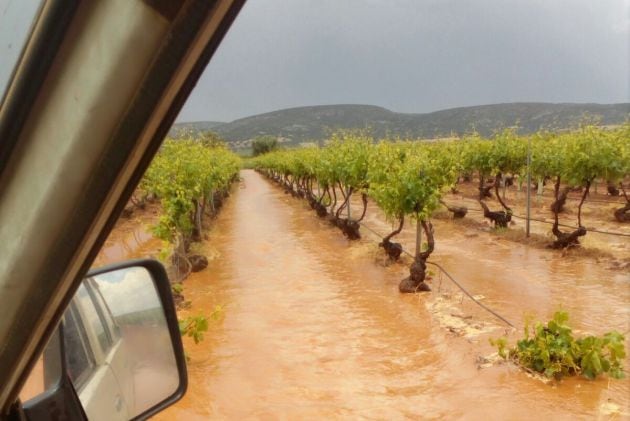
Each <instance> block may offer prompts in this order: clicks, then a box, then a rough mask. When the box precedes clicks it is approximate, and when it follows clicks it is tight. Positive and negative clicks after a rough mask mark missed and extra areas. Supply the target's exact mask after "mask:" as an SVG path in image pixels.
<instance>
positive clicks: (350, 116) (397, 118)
mask: <svg viewBox="0 0 630 421" xmlns="http://www.w3.org/2000/svg"><path fill="white" fill-rule="evenodd" d="M629 118H630V104H629V103H624V104H569V103H565V104H550V103H508V104H493V105H479V106H473V107H461V108H451V109H447V110H441V111H435V112H431V113H425V114H405V113H397V112H393V111H390V110H388V109H386V108H382V107H376V106H371V105H320V106H310V107H298V108H289V109H285V110H279V111H273V112H269V113H264V114H259V115H254V116H251V117H246V118H241V119H238V120H235V121H232V122H230V123H223V124H218V125H213V126H212V127H210V129H211V130H212V131H215V132H216V133H217V134H219V135H220V136H221V137H223V138H224V139H226V140H228V141H229V142H230V143H232V144H233V145H232V146H233V147H235V148H237V149H238V148H243V147H248V145H249V143H250V141H251V139H253V138H255V137H257V136H261V135H272V136H277V137H279V138H281V140H282V141H284V142H287V143H300V142H306V141H316V140H320V139H325V138H326V137H327V136H328V134H329V133H330V132H332V131H334V130H337V129H357V128H359V129H364V128H365V129H369V130H370V131H371V133H372V134H373V135H374V136H376V137H383V136H390V137H413V138H437V137H448V136H451V135H453V134H455V135H462V134H466V133H470V132H472V131H473V130H477V131H478V132H479V133H481V134H482V135H484V136H488V135H491V134H492V133H494V132H496V131H498V130H501V129H503V128H506V127H512V126H518V127H519V132H521V133H532V132H535V131H537V130H540V129H549V130H566V129H571V128H576V127H577V126H578V125H579V124H580V122H582V121H584V120H585V119H586V120H588V121H596V122H598V123H600V124H603V125H616V124H621V123H623V122H624V121H625V120H627V119H629ZM203 124H206V122H201V123H180V124H176V125H175V126H174V129H177V128H178V127H180V126H185V127H194V128H195V129H197V130H200V127H202V125H203Z"/></svg>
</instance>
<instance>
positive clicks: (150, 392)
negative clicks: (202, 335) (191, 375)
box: [20, 260, 187, 420]
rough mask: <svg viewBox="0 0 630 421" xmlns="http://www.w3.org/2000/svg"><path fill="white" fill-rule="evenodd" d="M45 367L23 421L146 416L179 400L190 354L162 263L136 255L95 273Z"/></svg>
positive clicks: (48, 351) (72, 307) (66, 320)
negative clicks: (54, 417) (40, 387)
mask: <svg viewBox="0 0 630 421" xmlns="http://www.w3.org/2000/svg"><path fill="white" fill-rule="evenodd" d="M40 365H41V367H40V372H41V374H40V376H41V379H40V380H41V384H46V385H47V386H46V387H45V388H44V389H45V391H44V392H43V393H40V394H38V395H37V396H36V397H34V398H32V399H30V400H27V401H26V402H25V403H24V405H23V407H22V411H21V412H22V416H21V417H20V418H21V419H26V420H39V419H48V418H49V417H50V416H51V415H52V414H57V415H59V416H60V419H64V418H68V419H77V417H78V416H79V415H80V414H82V415H81V416H80V417H78V418H83V417H85V416H87V418H89V419H90V420H99V419H103V420H105V419H106V420H131V419H133V420H136V419H146V418H148V417H150V416H152V415H154V414H156V413H158V412H160V411H161V410H163V409H164V408H166V407H168V406H170V405H171V404H173V403H174V402H176V401H177V400H179V399H180V398H181V397H182V396H183V395H184V393H185V390H186V387H187V375H186V358H185V354H184V350H183V346H182V341H181V335H180V332H179V327H178V322H177V315H176V312H175V305H174V302H173V297H172V293H171V286H170V283H169V280H168V277H167V275H166V271H165V270H164V267H163V266H162V265H161V264H160V263H159V262H157V261H154V260H132V261H128V262H124V263H122V264H117V265H112V266H107V267H104V268H100V269H97V270H93V271H91V272H90V273H89V274H88V275H87V277H86V278H85V280H84V281H83V283H82V284H81V286H80V287H79V289H78V290H77V292H76V293H75V296H74V298H73V299H72V301H71V303H70V305H69V307H68V308H67V309H66V312H65V313H64V316H63V319H62V322H61V324H60V328H59V329H58V331H57V332H55V334H54V336H53V339H51V341H50V343H49V345H48V347H47V348H46V351H45V352H44V355H43V357H42V359H41V362H40ZM34 371H36V370H34ZM51 373H53V374H51ZM54 373H58V374H57V375H56V379H55V380H51V379H52V378H54V377H55V374H54ZM48 385H49V386H48Z"/></svg>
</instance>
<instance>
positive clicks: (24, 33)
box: [0, 0, 42, 105]
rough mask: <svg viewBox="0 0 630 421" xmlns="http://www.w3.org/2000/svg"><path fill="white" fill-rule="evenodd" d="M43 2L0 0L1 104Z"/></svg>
mask: <svg viewBox="0 0 630 421" xmlns="http://www.w3.org/2000/svg"><path fill="white" fill-rule="evenodd" d="M41 3H42V2H41V1H39V0H0V57H2V60H0V105H1V104H2V100H3V98H4V95H5V93H6V90H7V89H8V87H9V83H10V82H11V77H12V75H13V70H14V68H15V66H16V65H17V63H18V61H19V59H20V56H21V55H22V50H23V48H24V46H25V45H26V41H27V40H28V38H29V36H30V33H31V27H32V26H33V23H34V22H35V19H36V17H37V15H38V13H39V9H40V6H41Z"/></svg>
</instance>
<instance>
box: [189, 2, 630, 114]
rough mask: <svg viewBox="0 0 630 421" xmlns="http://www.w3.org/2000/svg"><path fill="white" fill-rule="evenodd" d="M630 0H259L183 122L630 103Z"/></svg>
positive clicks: (250, 5) (243, 16) (247, 10)
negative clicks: (315, 109) (321, 108)
mask: <svg viewBox="0 0 630 421" xmlns="http://www.w3.org/2000/svg"><path fill="white" fill-rule="evenodd" d="M629 22H630V0H602V1H598V2H593V1H590V0H513V1H510V2H504V1H501V0H476V1H474V2H457V1H455V0H422V1H415V0H390V1H387V2H385V1H383V0H347V1H345V2H338V1H334V0H292V1H287V0H265V1H263V0H249V1H248V2H247V3H246V4H245V6H244V7H243V10H242V11H241V13H240V15H239V16H238V17H237V19H236V21H235V22H234V24H233V26H232V28H231V29H230V31H229V32H228V34H227V35H226V37H225V39H224V41H223V43H222V44H221V46H220V47H219V49H218V51H217V52H216V54H215V56H214V57H213V59H212V61H211V62H210V64H209V65H208V67H207V68H206V70H205V72H204V74H203V75H202V77H201V79H200V81H199V83H198V85H197V87H196V88H195V90H194V91H193V93H192V95H191V97H190V98H189V100H188V101H187V103H186V105H185V106H184V109H183V110H182V112H181V113H180V115H179V117H178V119H177V121H179V122H184V121H224V122H229V121H233V120H236V119H239V118H243V117H247V116H250V115H256V114H262V113H266V112H271V111H275V110H280V109H286V108H294V107H299V106H312V105H332V104H362V105H375V106H380V107H384V108H387V109H389V110H392V111H395V112H400V113H413V114H421V113H427V112H433V111H438V110H443V109H449V108H460V107H467V106H474V105H486V104H498V103H512V102H545V103H597V104H613V103H626V102H630V101H629V100H630V91H629V89H630V64H629V63H630V41H629V40H630V24H629Z"/></svg>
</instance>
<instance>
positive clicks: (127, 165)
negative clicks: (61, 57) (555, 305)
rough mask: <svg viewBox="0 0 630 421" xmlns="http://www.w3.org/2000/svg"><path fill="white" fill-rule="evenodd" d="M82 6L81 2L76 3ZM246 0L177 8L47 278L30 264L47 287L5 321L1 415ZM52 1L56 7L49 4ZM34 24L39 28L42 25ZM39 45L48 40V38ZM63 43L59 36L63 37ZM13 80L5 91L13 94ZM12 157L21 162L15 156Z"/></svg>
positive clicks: (1, 130) (8, 157) (1, 132)
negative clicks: (28, 309)
mask: <svg viewBox="0 0 630 421" xmlns="http://www.w3.org/2000/svg"><path fill="white" fill-rule="evenodd" d="M145 2H146V3H147V4H148V5H150V7H155V8H156V10H157V8H158V6H159V5H160V4H162V3H160V2H159V1H158V2H155V1H149V0H146V1H145ZM79 3H80V4H84V3H83V2H78V1H77V4H79ZM244 3H245V0H216V1H214V2H208V1H204V0H182V1H181V4H182V7H181V10H179V11H178V14H177V16H176V17H175V18H174V19H173V20H172V25H171V29H170V30H171V36H170V37H167V38H166V39H165V41H164V42H165V44H164V45H163V48H161V49H160V50H159V51H156V56H155V59H154V60H153V61H152V64H151V65H150V66H149V67H148V68H147V70H146V72H145V78H144V80H143V83H142V86H141V87H140V89H139V90H138V91H137V96H136V98H135V99H134V101H133V102H132V103H131V104H130V105H129V107H128V108H127V110H126V112H125V113H124V114H123V115H121V116H120V119H119V123H118V125H117V129H116V131H115V132H114V133H113V134H112V137H111V138H110V139H109V141H108V143H107V150H106V151H105V153H104V154H103V157H102V160H101V164H100V165H99V166H97V167H95V168H91V170H90V171H91V173H92V174H98V177H91V178H89V185H88V187H87V190H88V191H87V192H86V195H85V197H84V198H82V199H81V201H80V202H79V203H76V204H74V205H73V206H75V209H76V211H74V212H73V217H74V222H73V224H72V226H71V227H70V226H67V227H63V229H62V230H61V231H60V232H59V233H58V234H57V237H56V238H57V241H58V243H59V245H60V247H54V248H52V249H49V251H47V252H46V254H47V258H46V262H47V265H46V268H47V270H46V274H45V276H44V274H43V273H40V272H39V270H38V268H37V267H33V269H32V270H31V273H29V275H28V276H30V277H31V278H30V279H28V282H29V283H31V284H32V283H34V282H36V283H37V285H38V286H41V285H47V287H46V288H42V293H41V294H39V295H38V296H36V297H32V298H31V299H32V300H33V302H32V303H31V306H33V307H34V308H36V309H37V310H36V311H31V314H30V316H28V317H26V318H25V319H22V318H21V316H22V315H23V314H22V313H24V311H21V312H20V313H16V314H15V315H13V314H12V315H11V317H10V318H8V320H5V326H6V328H7V329H11V331H12V332H13V331H14V329H13V327H14V326H15V325H16V323H17V322H16V320H20V322H19V323H20V325H21V326H22V327H23V329H21V330H20V331H19V332H22V333H21V334H19V335H14V336H12V337H9V336H8V335H5V337H3V339H6V338H8V340H7V342H6V343H5V344H4V348H0V380H2V381H3V386H2V387H0V416H2V415H3V414H7V413H9V412H10V410H11V408H12V406H13V404H14V402H15V400H16V399H17V396H18V394H19V390H20V388H21V385H22V384H23V383H24V381H25V380H26V378H27V377H28V374H29V372H30V370H31V369H32V367H33V365H34V364H35V363H36V361H37V356H38V355H39V354H41V352H42V351H43V349H44V347H45V345H46V343H47V342H48V339H49V338H50V336H51V335H52V333H53V331H54V328H55V326H56V324H57V323H58V322H59V320H60V319H61V317H62V315H63V313H64V311H65V309H66V307H67V305H68V304H69V302H70V300H71V298H72V294H73V293H74V291H75V290H76V288H77V287H78V285H79V284H80V282H81V281H82V278H83V276H84V275H85V273H87V271H88V270H89V268H90V266H91V264H92V262H93V261H94V259H95V257H96V255H97V253H98V251H99V250H100V248H101V246H102V245H103V243H104V242H105V239H106V238H107V235H108V234H109V232H110V231H111V229H112V228H113V226H114V224H115V222H116V220H117V218H118V216H119V215H120V213H121V212H122V210H123V208H124V206H125V203H126V202H127V200H128V199H129V197H130V196H131V194H132V192H133V190H134V189H135V187H136V186H137V184H138V182H139V181H140V178H141V177H142V175H143V174H144V172H145V171H146V168H147V167H148V165H149V163H150V162H151V160H152V158H153V156H154V155H155V153H156V152H157V150H158V148H159V146H160V145H161V142H162V140H163V139H164V137H165V136H166V134H167V132H168V130H169V129H170V127H171V125H172V123H173V122H174V120H175V118H176V116H177V114H178V113H179V111H180V110H181V108H182V107H183V104H184V102H185V101H186V99H187V98H188V96H189V95H190V92H191V91H192V89H193V87H194V86H195V84H196V82H197V81H198V79H199V77H200V76H201V73H202V72H203V70H204V69H205V67H206V65H207V64H208V62H209V61H210V58H211V57H212V56H213V54H214V52H215V51H216V49H217V47H218V45H219V44H220V43H221V41H222V39H223V37H224V35H225V33H226V32H227V30H228V29H229V27H230V26H231V24H232V22H233V21H234V19H235V18H236V16H237V15H238V13H239V11H240V10H241V8H242V6H243V4H244ZM47 4H48V3H47ZM50 4H60V2H55V1H54V0H51V2H50ZM66 5H67V4H66ZM69 21H72V19H69ZM55 24H57V23H56V22H55ZM36 26H37V27H39V22H38V24H37V25H36ZM39 29H41V28H39ZM41 41H42V42H44V41H46V40H45V37H43V38H42V39H41ZM62 42H63V36H61V38H60V43H62ZM44 45H45V46H47V45H48V44H47V43H44ZM54 58H55V54H52V56H51V62H52V60H54ZM20 73H21V71H20V72H18V73H16V77H17V78H20V77H21V76H22V75H20ZM43 75H44V76H43V77H42V78H41V80H43V79H45V77H46V75H45V72H44V73H43ZM16 80H17V79H16ZM27 82H28V81H27ZM14 83H15V81H13V82H12V85H11V86H10V87H9V90H10V91H11V92H12V93H13V92H14V91H13V89H14V86H13V85H14ZM31 93H32V98H31V99H32V100H33V101H34V100H35V99H37V97H38V94H39V91H38V89H34V90H33V91H32V92H31ZM27 99H28V98H27V97H26V96H25V97H24V98H19V97H16V98H15V100H16V101H20V100H24V101H26V100H27ZM26 102H28V101H26ZM31 104H32V102H31ZM5 105H6V104H5ZM5 105H3V109H2V110H0V118H2V119H3V123H4V124H5V125H2V126H0V138H1V137H5V134H7V133H9V134H10V133H12V139H17V137H19V135H20V132H21V129H22V126H21V125H20V124H17V125H16V124H9V125H6V122H7V121H9V122H10V120H11V119H10V118H7V116H10V115H11V114H15V113H14V112H8V110H9V109H8V108H6V107H5ZM9 111H11V110H9ZM13 111H15V110H13ZM18 111H21V112H23V113H25V114H24V115H23V117H24V118H26V117H25V116H27V117H30V116H28V114H29V112H30V108H29V107H28V106H25V107H20V109H19V110H18ZM17 117H19V115H18V116H17ZM18 120H19V119H18ZM20 121H22V122H23V121H24V119H22V120H20ZM15 142H17V140H16V141H15ZM14 147H15V143H13V144H10V145H9V147H5V148H4V149H3V150H2V155H1V156H2V161H0V165H1V167H0V194H2V187H3V179H2V178H1V177H2V175H3V173H4V171H5V170H6V168H7V167H8V166H10V165H11V162H10V161H13V159H12V158H13V156H14V155H15V154H12V153H11V152H12V150H13V149H14ZM7 151H8V152H7ZM16 159H19V154H18V156H17V158H16ZM7 163H8V164H7ZM1 223H2V221H0V224H1ZM25 241H27V240H26V239H25ZM61 245H63V247H62V246H61ZM47 250H48V249H47ZM1 281H2V279H1V277H0V284H2V282H1ZM4 282H6V281H4ZM22 289H24V288H22ZM52 303H54V305H53V304H52ZM49 306H52V307H49ZM44 314H45V317H43V316H44ZM13 316H17V317H13ZM15 332H18V331H17V330H15Z"/></svg>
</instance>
